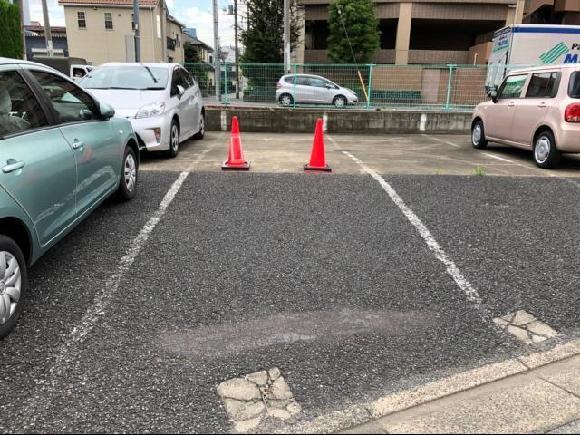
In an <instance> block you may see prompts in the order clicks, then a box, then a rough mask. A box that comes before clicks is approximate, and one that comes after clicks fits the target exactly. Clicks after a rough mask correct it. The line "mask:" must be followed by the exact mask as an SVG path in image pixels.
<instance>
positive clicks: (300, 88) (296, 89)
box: [292, 75, 313, 103]
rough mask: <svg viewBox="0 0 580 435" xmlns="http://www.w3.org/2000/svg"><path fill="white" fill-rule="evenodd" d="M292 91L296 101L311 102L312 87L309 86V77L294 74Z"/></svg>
mask: <svg viewBox="0 0 580 435" xmlns="http://www.w3.org/2000/svg"><path fill="white" fill-rule="evenodd" d="M292 87H293V93H294V96H295V100H296V102H297V103H311V102H312V98H313V96H312V88H311V87H310V79H309V78H308V77H306V76H300V75H298V76H296V79H295V81H294V84H293V85H292Z"/></svg>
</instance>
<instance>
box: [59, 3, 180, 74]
mask: <svg viewBox="0 0 580 435" xmlns="http://www.w3.org/2000/svg"><path fill="white" fill-rule="evenodd" d="M58 3H59V4H60V5H61V6H63V8H64V16H65V23H66V31H67V39H68V50H69V54H70V56H73V57H82V58H84V59H87V61H89V62H91V63H92V64H94V65H99V64H101V63H105V62H133V61H134V60H135V49H134V39H133V35H134V32H133V28H134V24H133V2H132V0H59V1H58ZM139 20H140V35H141V38H140V45H141V61H142V62H183V61H184V54H183V28H184V26H183V25H182V24H181V23H179V21H177V20H176V19H175V18H174V17H172V16H171V15H170V14H169V11H168V9H167V5H166V4H165V1H164V0H139Z"/></svg>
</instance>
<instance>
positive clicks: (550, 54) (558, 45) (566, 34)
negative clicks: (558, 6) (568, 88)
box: [486, 24, 580, 89]
mask: <svg viewBox="0 0 580 435" xmlns="http://www.w3.org/2000/svg"><path fill="white" fill-rule="evenodd" d="M579 62H580V26H565V25H549V24H548V25H546V24H520V25H514V26H508V27H504V28H503V29H501V30H498V31H497V32H495V34H494V36H493V44H492V50H491V55H490V57H489V63H488V66H489V69H488V73H487V80H486V87H487V88H488V89H490V88H491V87H493V86H499V85H500V83H501V82H502V81H503V79H504V78H505V75H506V74H507V72H508V71H509V70H510V69H515V68H520V67H522V68H523V67H529V66H540V65H548V64H561V63H579Z"/></svg>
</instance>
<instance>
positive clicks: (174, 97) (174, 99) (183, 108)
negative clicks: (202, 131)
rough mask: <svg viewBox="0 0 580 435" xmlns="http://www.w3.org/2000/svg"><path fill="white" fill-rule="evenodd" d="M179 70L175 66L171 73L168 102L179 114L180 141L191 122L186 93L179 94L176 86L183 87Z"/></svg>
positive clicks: (187, 131)
mask: <svg viewBox="0 0 580 435" xmlns="http://www.w3.org/2000/svg"><path fill="white" fill-rule="evenodd" d="M180 70H181V68H179V67H175V68H174V69H173V72H172V74H171V94H170V95H171V96H170V100H171V101H170V104H171V107H174V108H175V111H176V113H177V116H179V140H180V141H182V140H184V139H185V138H187V137H188V135H189V132H190V131H191V128H192V122H191V119H190V118H189V117H188V106H189V102H188V101H187V98H186V94H183V95H182V96H180V95H179V88H178V86H183V87H184V81H183V75H182V74H181V71H180ZM184 89H185V87H184Z"/></svg>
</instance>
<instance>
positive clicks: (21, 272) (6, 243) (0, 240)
mask: <svg viewBox="0 0 580 435" xmlns="http://www.w3.org/2000/svg"><path fill="white" fill-rule="evenodd" d="M27 290H28V276H27V271H26V263H25V261H24V255H23V254H22V250H21V249H20V247H19V246H18V245H17V244H16V243H15V242H14V240H12V239H11V238H9V237H5V236H0V338H3V337H5V336H6V335H8V333H9V332H10V331H11V330H12V329H14V326H16V322H17V321H18V317H20V314H21V313H22V297H23V296H24V294H25V293H26V291H27Z"/></svg>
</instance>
